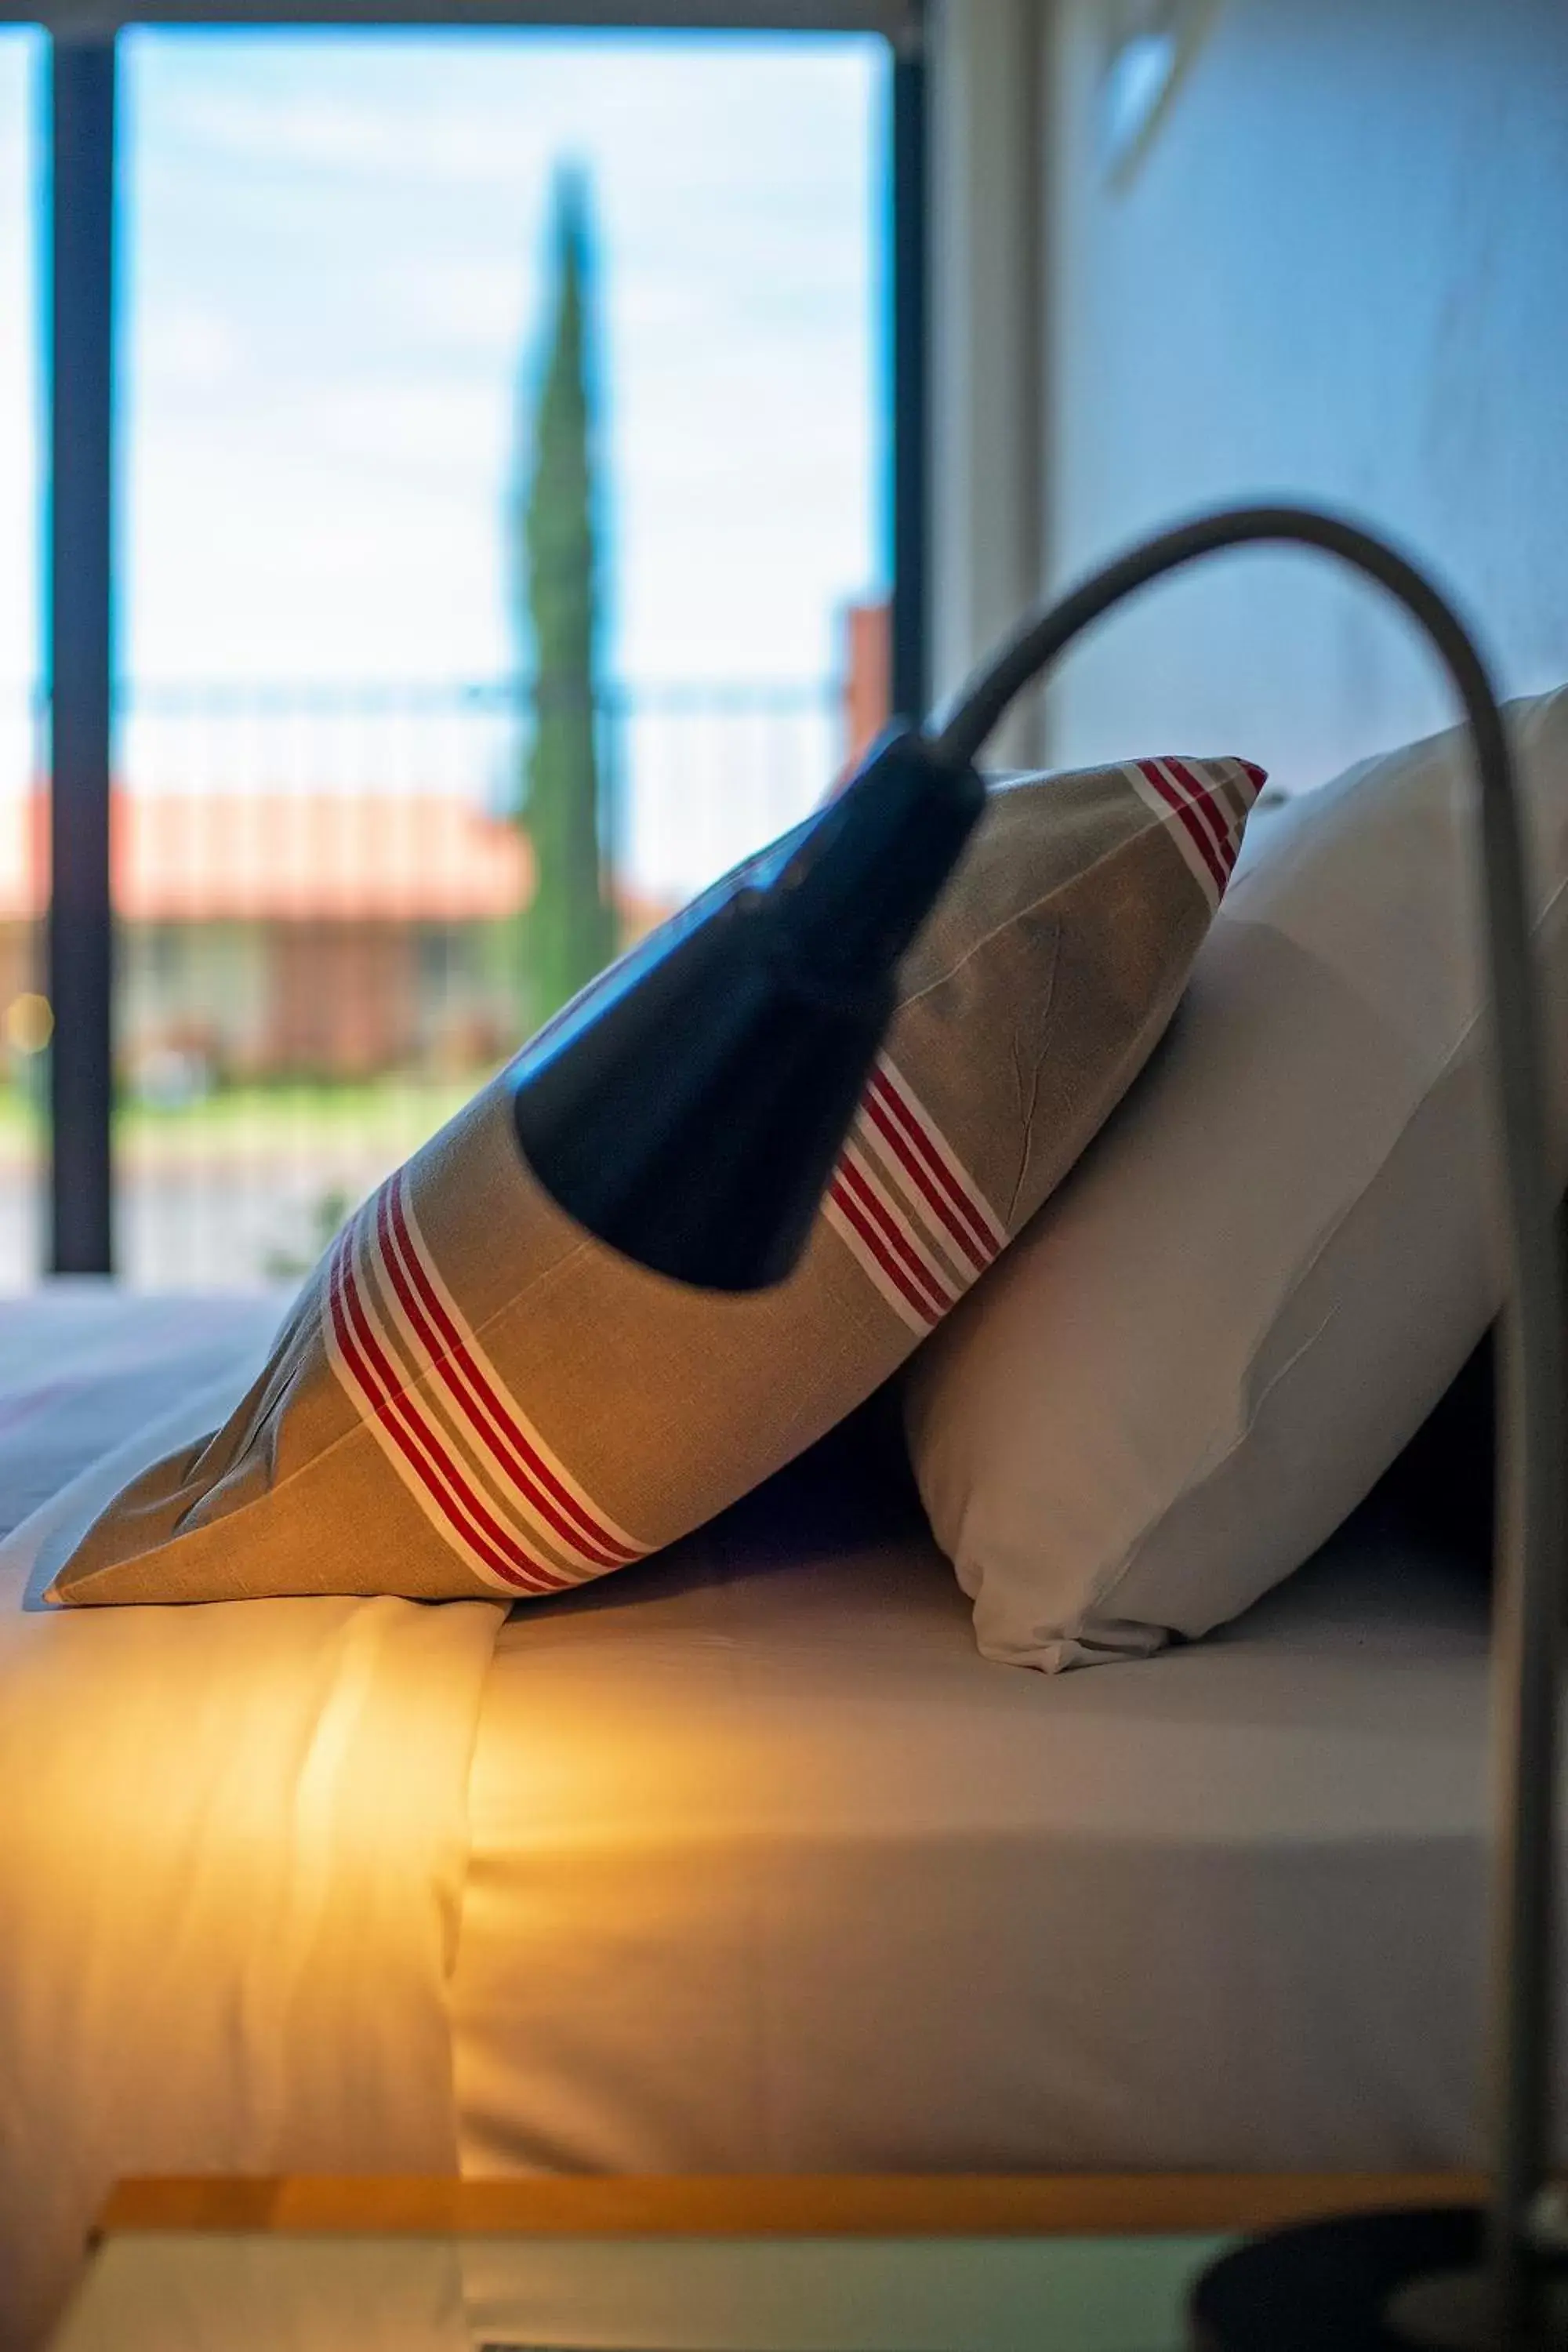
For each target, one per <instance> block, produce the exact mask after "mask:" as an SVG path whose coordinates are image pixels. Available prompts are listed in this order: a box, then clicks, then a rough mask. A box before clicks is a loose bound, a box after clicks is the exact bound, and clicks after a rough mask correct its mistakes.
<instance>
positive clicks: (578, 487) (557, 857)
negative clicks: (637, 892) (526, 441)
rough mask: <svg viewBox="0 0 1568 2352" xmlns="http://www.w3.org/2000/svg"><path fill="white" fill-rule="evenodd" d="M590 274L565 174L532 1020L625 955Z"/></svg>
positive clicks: (557, 216) (559, 189)
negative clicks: (605, 838)
mask: <svg viewBox="0 0 1568 2352" xmlns="http://www.w3.org/2000/svg"><path fill="white" fill-rule="evenodd" d="M592 287H593V271H592V253H591V233H590V226H589V212H588V192H587V187H586V184H585V183H584V179H583V176H582V174H581V173H577V172H574V171H564V170H563V171H561V172H558V173H557V174H556V177H555V183H554V187H553V191H552V203H551V221H550V293H549V298H548V299H549V304H550V314H549V320H548V338H547V341H546V344H545V352H544V363H543V367H542V372H541V374H540V377H539V380H538V384H537V389H536V393H535V398H534V403H533V416H532V434H531V477H530V479H529V482H528V486H527V489H526V492H525V494H524V498H523V501H522V517H521V520H522V555H523V564H522V572H523V581H524V593H525V603H526V611H527V621H528V628H529V635H530V636H531V641H532V651H533V675H534V702H533V732H532V739H531V744H530V747H529V751H528V756H527V767H526V782H525V800H524V817H525V821H526V823H527V826H528V832H529V836H530V839H531V843H532V846H533V857H534V867H535V875H536V883H535V889H534V896H533V901H532V904H531V907H530V908H529V909H528V912H527V915H526V916H525V918H524V929H523V960H524V970H525V975H526V982H527V986H528V990H529V994H530V997H531V1005H530V1010H531V1013H532V1016H533V1018H534V1020H535V1021H542V1020H545V1019H547V1018H548V1017H549V1015H550V1014H551V1013H553V1012H554V1011H555V1010H556V1009H557V1007H558V1006H560V1005H562V1004H563V1003H565V1002H566V1000H567V999H568V997H571V996H574V995H575V993H576V992H577V990H578V989H579V988H581V987H582V986H583V984H584V982H586V981H589V980H591V979H592V978H593V976H594V974H595V972H596V971H599V970H600V969H601V968H602V967H603V966H604V965H605V963H607V962H608V961H609V959H610V957H611V956H612V955H613V954H614V952H615V949H616V923H615V914H614V908H613V906H612V904H611V900H610V894H609V890H608V887H607V882H608V877H607V876H606V874H605V870H604V858H603V853H602V849H601V842H600V833H601V784H600V774H599V756H598V745H597V742H596V740H595V736H596V730H595V703H596V694H595V685H596V663H597V654H598V643H597V639H598V579H597V572H598V551H597V547H596V543H595V542H596V530H595V522H596V517H595V482H594V468H595V414H594V386H593V370H592V353H591V343H592V321H591V319H590V315H589V312H590V303H591V299H592Z"/></svg>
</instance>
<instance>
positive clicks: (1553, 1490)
mask: <svg viewBox="0 0 1568 2352" xmlns="http://www.w3.org/2000/svg"><path fill="white" fill-rule="evenodd" d="M1268 543H1278V544H1287V545H1295V546H1303V547H1315V548H1321V550H1322V551H1324V552H1325V553H1327V554H1330V555H1334V556H1337V557H1339V558H1340V560H1341V561H1342V562H1344V563H1348V564H1349V565H1350V566H1351V567H1352V569H1353V570H1354V571H1357V572H1363V573H1365V574H1366V575H1367V576H1368V577H1369V578H1371V579H1373V580H1375V581H1376V582H1378V583H1379V584H1380V585H1381V586H1382V587H1384V588H1385V589H1386V590H1387V591H1388V592H1389V593H1390V594H1391V595H1392V596H1393V597H1394V599H1395V601H1396V602H1397V603H1398V604H1402V605H1403V606H1404V607H1405V611H1406V612H1407V613H1409V614H1411V616H1412V618H1413V619H1415V621H1417V622H1418V623H1419V624H1420V625H1421V627H1422V629H1423V630H1424V631H1425V632H1426V636H1427V638H1428V639H1429V640H1430V642H1431V644H1432V646H1433V647H1434V648H1435V650H1436V653H1437V655H1438V656H1439V657H1440V659H1441V660H1442V663H1443V665H1444V667H1445V668H1446V669H1447V673H1448V676H1449V677H1450V678H1451V679H1452V681H1453V683H1454V686H1455V688H1456V689H1457V691H1458V697H1459V700H1460V702H1461V703H1462V705H1463V707H1464V711H1465V716H1466V718H1467V719H1468V721H1469V725H1470V732H1471V738H1472V749H1473V753H1474V759H1475V770H1476V781H1477V784H1478V786H1479V819H1480V848H1481V882H1482V893H1481V895H1482V906H1483V916H1484V920H1483V926H1482V945H1483V961H1484V967H1485V977H1486V985H1487V994H1488V1010H1489V1020H1490V1025H1491V1044H1492V1062H1493V1074H1494V1087H1495V1108H1496V1118H1497V1130H1498V1141H1499V1146H1500V1154H1499V1156H1500V1177H1501V1194H1502V1209H1503V1222H1504V1227H1505V1243H1506V1252H1507V1256H1506V1270H1507V1277H1508V1306H1507V1309H1506V1312H1505V1318H1504V1326H1503V1330H1504V1348H1503V1367H1502V1370H1503V1377H1502V1381H1501V1383H1500V1406H1499V1423H1498V1454H1499V1464H1500V1478H1499V1482H1498V1488H1499V1497H1500V1502H1499V1517H1498V1534H1497V1554H1498V1559H1497V1567H1498V1575H1497V1595H1496V1601H1495V1606H1496V1610H1497V1619H1496V1632H1495V1636H1494V1643H1493V1725H1494V1729H1493V1737H1494V1741H1495V1746H1496V1759H1495V1766H1494V1769H1495V1770H1496V1773H1497V1800H1496V1801H1497V1840H1496V1858H1495V1863H1494V1868H1495V1872H1496V1885H1495V1895H1494V1904H1493V1958H1492V1968H1493V1984H1492V2036H1493V2047H1492V2069H1493V2075H1492V2084H1493V2099H1494V2103H1495V2110H1494V2132H1495V2140H1494V2155H1493V2191H1492V2204H1491V2217H1490V2230H1489V2270H1490V2280H1491V2292H1492V2313H1493V2325H1494V2326H1496V2328H1497V2330H1498V2339H1499V2341H1500V2342H1502V2343H1504V2344H1507V2343H1510V2342H1512V2341H1514V2340H1515V2339H1516V2337H1518V2338H1522V2337H1523V2336H1525V2335H1526V2334H1527V2333H1528V2331H1529V2329H1530V2328H1531V2326H1532V2325H1533V2319H1532V2305H1533V2302H1534V2297H1535V2291H1536V2278H1535V2271H1536V2267H1537V2266H1536V2265H1535V2263H1533V2261H1532V2259H1531V2258H1532V2255H1533V2254H1534V2252H1535V2251H1536V2248H1535V2239H1534V2218H1535V2203H1536V2199H1537V2197H1538V2195H1539V2192H1540V2190H1541V2189H1542V2186H1543V2184H1544V2182H1545V2179H1546V2177H1547V2172H1548V2169H1549V2167H1550V2163H1551V2100H1552V2063H1551V2061H1552V2041H1553V2023H1554V2019H1553V1998H1552V1973H1553V1960H1554V1933H1553V1929H1554V1911H1555V1905H1554V1879H1555V1861H1556V1856H1555V1844H1554V1836H1553V1812H1554V1799H1555V1793H1556V1750H1557V1697H1558V1662H1559V1652H1560V1648H1561V1635H1560V1630H1559V1621H1560V1618H1561V1614H1562V1611H1563V1600H1564V1585H1563V1565H1564V1535H1565V1518H1564V1482H1563V1448H1564V1444H1565V1442H1568V1437H1565V1433H1568V1418H1565V1416H1564V1388H1563V1287H1562V1282H1561V1277H1560V1271H1559V1248H1558V1239H1557V1229H1556V1217H1555V1211H1556V1197H1555V1195H1556V1188H1555V1185H1554V1183H1553V1181H1552V1161H1551V1155H1550V1152H1549V1150H1548V1144H1547V1128H1548V1122H1547V1111H1546V1102H1547V1096H1546V1087H1545V1050H1544V1041H1543V1036H1542V1019H1541V1005H1540V996H1539V991H1538V988H1537V983H1536V978H1535V968H1534V961H1533V957H1532V954H1531V944H1530V915H1529V895H1528V889H1527V880H1526V860H1525V846H1524V840H1523V827H1522V824H1521V816H1520V806H1519V796H1518V788H1517V784H1516V782H1515V778H1514V767H1513V757H1512V752H1511V750H1510V744H1509V740H1508V735H1507V731H1506V730H1505V728H1504V725H1503V720H1502V715H1501V712H1500V710H1499V708H1498V701H1497V696H1496V694H1495V693H1494V692H1493V689H1492V686H1491V682H1490V680H1489V677H1488V675H1487V671H1486V667H1485V665H1484V663H1483V662H1482V660H1481V657H1480V656H1479V653H1478V652H1477V650H1476V646H1475V645H1474V643H1473V641H1472V639H1471V637H1470V635H1469V633H1468V630H1467V629H1466V628H1465V627H1464V625H1462V623H1461V622H1460V621H1459V619H1458V614H1456V613H1455V612H1454V610H1453V608H1452V606H1451V605H1450V604H1448V603H1447V600H1446V599H1445V598H1444V597H1443V596H1441V595H1440V594H1439V593H1438V592H1437V591H1436V588H1435V587H1433V585H1432V583H1430V581H1428V580H1427V579H1426V578H1425V577H1424V576H1423V574H1422V573H1421V572H1418V571H1417V570H1416V569H1415V566H1414V565H1413V564H1411V563H1409V562H1406V561H1405V558H1404V557H1403V556H1402V555H1399V554H1398V553H1396V552H1395V551H1394V549H1393V548H1391V547H1390V546H1388V545H1387V544H1386V543H1385V542H1384V541H1382V540H1380V539H1376V538H1373V536H1372V535H1371V534H1370V533H1369V532H1367V531H1365V530H1361V529H1359V528H1358V527H1357V526H1356V525H1355V524H1353V523H1350V522H1347V521H1344V520H1342V519H1341V518H1340V517H1338V516H1335V515H1331V514H1324V513H1321V512H1319V511H1317V510H1316V509H1311V508H1306V507H1295V506H1261V507H1238V508H1236V509H1231V510H1229V511H1221V512H1218V513H1215V514H1211V515H1203V516H1200V517H1198V518H1197V519H1195V520H1194V521H1191V522H1187V523H1184V524H1179V525H1178V526H1177V527H1176V528H1175V529H1173V530H1167V531H1163V532H1162V533H1161V534H1160V536H1159V537H1158V538H1156V539H1152V540H1149V541H1145V543H1144V544H1143V545H1142V546H1141V547H1136V548H1133V549H1131V551H1129V552H1128V553H1127V554H1125V555H1122V556H1121V557H1119V558H1118V559H1117V560H1116V561H1115V562H1111V563H1109V564H1107V565H1106V566H1105V567H1104V569H1103V570H1102V571H1100V572H1095V573H1093V574H1092V575H1091V576H1090V577H1089V579H1087V580H1084V581H1082V582H1080V583H1079V585H1078V586H1077V587H1076V588H1073V589H1071V590H1070V591H1069V592H1068V594H1067V595H1065V596H1064V597H1062V598H1061V599H1060V601H1059V602H1058V603H1057V604H1053V605H1052V606H1051V607H1050V608H1049V609H1048V610H1047V611H1046V612H1043V613H1041V614H1037V616H1035V617H1033V618H1031V619H1029V620H1027V621H1026V622H1025V623H1023V625H1021V626H1020V627H1019V628H1018V630H1017V631H1016V634H1015V635H1013V637H1012V638H1011V639H1010V640H1009V641H1008V643H1007V644H1006V645H1005V646H1003V648H1002V649H1001V651H1000V652H999V653H998V654H997V655H996V656H995V657H994V659H993V660H991V661H990V662H988V663H986V665H985V666H984V668H982V669H981V670H979V671H977V672H976V673H975V675H974V677H973V678H972V679H971V680H970V682H969V683H968V684H967V685H966V686H965V687H964V688H963V689H962V690H961V692H960V693H959V694H958V696H957V697H956V698H955V699H954V701H953V702H952V704H951V705H950V706H949V708H948V709H947V711H946V712H944V713H943V714H942V716H941V717H939V719H937V720H936V721H934V722H933V724H932V726H931V729H930V730H928V731H929V732H930V734H931V738H932V748H933V750H934V751H935V752H936V754H937V755H938V757H939V758H940V759H941V760H942V761H944V762H954V761H969V760H972V759H973V757H974V756H975V754H976V753H977V752H978V751H979V750H980V749H981V746H982V745H983V744H984V741H985V739H986V737H987V736H988V735H989V734H990V732H991V730H992V729H993V728H994V726H995V725H996V723H997V721H998V720H999V719H1001V717H1002V716H1003V714H1004V712H1005V710H1006V709H1007V707H1008V705H1009V704H1010V703H1011V702H1012V701H1013V700H1014V698H1015V697H1016V695H1018V694H1019V693H1020V692H1021V691H1022V690H1023V688H1025V687H1026V686H1028V685H1029V684H1030V683H1031V682H1032V681H1033V680H1034V679H1035V678H1037V677H1038V676H1039V675H1040V673H1041V672H1042V671H1043V670H1044V669H1046V668H1047V667H1048V666H1049V664H1050V663H1052V662H1053V661H1055V660H1056V658H1057V657H1058V655H1059V654H1061V653H1062V652H1063V651H1064V650H1065V648H1066V647H1067V646H1068V645H1070V644H1071V642H1072V640H1073V639H1074V638H1075V637H1076V636H1078V635H1079V633H1080V632H1081V631H1082V630H1084V629H1086V628H1088V627H1089V625H1091V624H1092V623H1093V622H1095V621H1097V620H1099V619H1100V618H1101V616H1102V615H1103V614H1106V613H1109V612H1110V609H1111V607H1112V605H1114V604H1120V603H1121V600H1122V599H1123V597H1126V596H1129V595H1131V594H1132V593H1133V592H1134V591H1135V590H1137V589H1139V588H1142V587H1144V586H1146V585H1147V584H1148V583H1150V582H1152V581H1154V580H1157V579H1160V578H1162V577H1163V575H1164V574H1165V573H1166V572H1175V571H1179V570H1181V569H1182V568H1184V566H1185V565H1187V564H1189V563H1193V562H1196V561H1197V560H1198V559H1199V558H1200V557H1202V556H1205V555H1212V554H1216V553H1218V552H1219V551H1221V550H1222V549H1225V548H1232V547H1243V546H1248V545H1258V544H1268Z"/></svg>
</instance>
